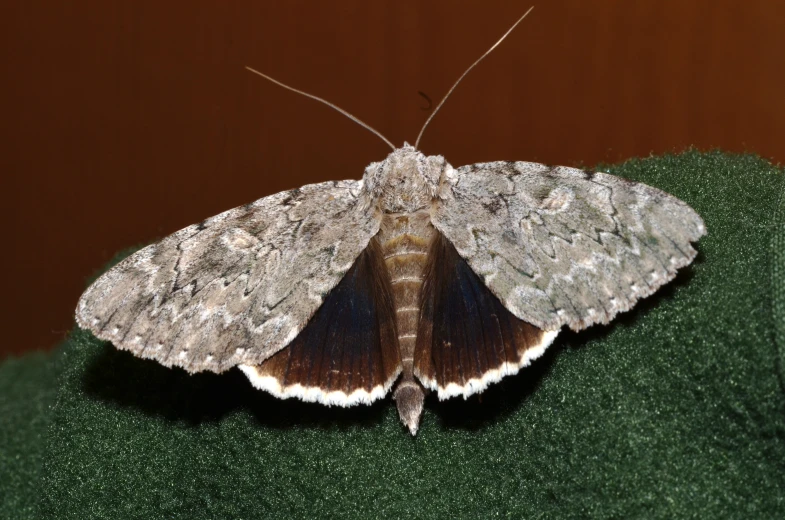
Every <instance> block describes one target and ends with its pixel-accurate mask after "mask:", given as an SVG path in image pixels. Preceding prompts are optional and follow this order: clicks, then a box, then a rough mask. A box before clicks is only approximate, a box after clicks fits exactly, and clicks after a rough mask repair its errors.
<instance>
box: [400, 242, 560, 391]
mask: <svg viewBox="0 0 785 520" xmlns="http://www.w3.org/2000/svg"><path fill="white" fill-rule="evenodd" d="M428 262H429V263H428V266H427V267H426V270H425V282H424V284H423V291H422V302H421V305H420V323H419V329H418V332H417V344H416V347H415V353H414V373H415V375H416V376H417V377H418V378H419V379H420V381H422V383H423V384H424V385H425V386H426V387H427V388H431V389H432V390H438V391H439V397H440V398H442V399H445V398H447V397H451V396H453V395H464V396H468V395H471V394H472V393H476V392H479V391H482V390H483V389H484V388H485V387H486V386H487V385H488V384H489V383H491V382H494V381H498V380H499V379H501V377H503V376H505V375H507V374H513V373H516V372H517V371H518V369H519V368H520V367H521V366H524V365H526V364H528V362H529V361H530V360H531V359H533V358H534V357H537V356H538V355H539V354H541V352H542V350H543V349H544V348H545V347H547V344H548V343H549V342H550V341H551V340H552V339H553V337H554V336H555V332H551V333H546V332H545V331H543V330H541V329H539V328H537V327H535V326H534V325H531V324H529V323H526V322H525V321H522V320H520V319H518V318H516V317H515V316H514V315H513V314H512V313H510V311H508V310H507V309H505V308H504V306H503V305H502V304H501V302H500V301H499V299H498V298H497V297H496V296H494V295H493V294H492V293H491V291H490V290H489V289H488V288H487V287H486V286H485V284H484V283H483V282H482V280H480V278H479V277H478V276H477V275H476V274H475V273H474V271H472V269H471V267H469V265H468V264H467V263H466V261H465V260H463V258H461V257H460V255H459V254H458V252H457V251H456V250H455V247H454V246H453V245H452V244H451V243H450V241H449V240H447V239H446V238H445V237H444V236H443V235H442V234H441V233H437V234H436V236H434V239H433V242H432V244H431V250H430V253H429V259H428Z"/></svg>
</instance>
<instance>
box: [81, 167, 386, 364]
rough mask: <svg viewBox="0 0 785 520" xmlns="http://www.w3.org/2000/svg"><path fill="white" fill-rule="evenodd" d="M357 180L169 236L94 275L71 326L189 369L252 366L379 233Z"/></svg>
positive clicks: (282, 340)
mask: <svg viewBox="0 0 785 520" xmlns="http://www.w3.org/2000/svg"><path fill="white" fill-rule="evenodd" d="M367 202H368V201H367V200H365V195H364V193H363V191H362V182H361V181H342V182H327V183H322V184H313V185H309V186H304V187H302V188H299V189H296V190H292V191H287V192H282V193H278V194H276V195H272V196H269V197H265V198H262V199H259V200H257V201H256V202H253V203H251V204H247V205H245V206H241V207H238V208H235V209H232V210H229V211H226V212H224V213H221V214H220V215H217V216H215V217H212V218H210V219H207V220H205V221H204V222H202V223H200V224H196V225H192V226H189V227H187V228H185V229H182V230H180V231H178V232H177V233H174V234H173V235H170V236H168V237H166V238H164V239H163V240H161V241H160V242H158V243H156V244H153V245H150V246H148V247H146V248H144V249H142V250H140V251H139V252H137V253H136V254H134V255H132V256H130V257H129V258H127V259H125V260H124V261H123V262H121V263H120V264H118V265H117V266H115V267H114V268H113V269H111V270H109V271H108V272H106V273H105V274H104V275H103V276H101V277H100V278H99V279H98V280H97V281H96V282H95V283H94V284H93V285H91V286H90V287H89V288H88V289H87V290H86V291H85V293H84V294H83V295H82V297H81V299H80V300H79V304H78V306H77V309H76V319H77V322H78V323H79V325H80V326H81V327H83V328H86V329H90V330H91V331H93V333H94V334H95V335H96V336H98V337H99V338H102V339H106V340H109V341H111V342H112V343H114V344H115V346H117V347H118V348H120V349H124V350H130V351H132V352H133V353H134V354H136V355H138V356H140V357H144V358H152V359H155V360H157V361H159V362H161V363H162V364H164V365H166V366H173V365H174V366H180V367H183V368H185V369H186V370H188V371H191V372H197V371H201V370H210V371H214V372H220V371H223V370H226V369H228V368H230V367H232V366H235V365H237V364H240V363H245V364H259V363H261V362H262V361H264V360H265V359H267V358H268V357H270V356H271V355H272V354H274V353H275V352H277V351H278V350H280V349H281V348H283V347H284V346H286V345H287V344H288V343H289V342H290V341H291V340H292V339H293V338H294V337H295V336H296V335H297V333H298V332H299V331H300V330H302V329H303V327H305V325H306V323H307V322H308V320H309V318H310V317H311V316H312V315H313V313H314V312H315V311H316V310H317V309H318V308H319V306H320V305H321V303H322V301H323V299H324V297H325V295H326V294H327V293H328V292H329V291H330V290H331V289H332V288H333V287H334V286H335V285H336V284H338V282H339V281H340V280H341V278H342V277H343V275H344V274H345V273H346V272H347V271H348V270H349V268H350V267H351V266H352V264H353V262H354V261H355V259H356V258H357V257H358V256H359V255H360V253H361V252H362V251H363V249H365V247H366V245H367V244H368V242H369V240H370V239H371V238H372V237H373V236H374V235H375V234H376V233H377V231H378V230H379V219H378V217H377V216H376V215H375V214H374V208H372V207H370V205H369V204H368V203H367Z"/></svg>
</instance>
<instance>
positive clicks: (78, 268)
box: [0, 0, 785, 358]
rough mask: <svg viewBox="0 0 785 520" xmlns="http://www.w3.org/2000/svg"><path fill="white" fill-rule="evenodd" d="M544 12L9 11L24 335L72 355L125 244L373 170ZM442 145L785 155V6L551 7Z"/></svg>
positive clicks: (483, 5)
mask: <svg viewBox="0 0 785 520" xmlns="http://www.w3.org/2000/svg"><path fill="white" fill-rule="evenodd" d="M532 2H534V0H527V1H492V0H484V1H482V2H480V1H476V2H470V1H464V2H456V1H448V0H438V1H436V0H428V1H425V0H422V1H413V0H397V1H395V2H392V1H389V2H368V1H366V0H341V1H338V2H329V3H328V2H312V1H305V0H299V1H291V0H289V1H287V2H265V1H260V0H254V1H234V2H219V1H215V0H213V1H206V0H196V1H191V2H157V1H150V0H144V1H130V0H129V1H125V2H119V1H105V0H102V1H97V0H94V1H81V2H80V1H77V2H44V1H43V0H28V1H21V0H16V1H15V2H5V3H4V6H3V7H2V8H1V10H0V12H1V13H2V15H1V16H0V39H2V45H1V46H0V67H1V68H2V83H1V84H0V89H1V91H0V103H1V104H2V107H1V108H2V118H1V119H0V121H1V122H0V139H2V141H1V143H2V144H1V145H0V146H1V148H0V172H2V193H3V195H2V211H3V220H4V221H5V222H9V224H8V225H6V228H5V229H6V231H7V232H8V236H7V238H6V239H3V243H5V244H6V245H5V246H3V248H2V249H3V254H2V255H1V257H2V262H3V264H2V266H1V267H2V273H3V278H4V280H3V285H4V286H5V287H6V288H7V289H8V291H7V292H6V296H5V297H4V300H5V301H4V302H3V307H4V308H5V310H4V311H3V312H2V313H1V315H2V319H3V323H2V325H3V330H4V331H5V340H4V341H3V342H2V343H0V358H3V357H5V356H7V355H12V354H20V353H22V352H26V351H31V350H39V349H49V348H52V347H53V346H55V345H56V344H57V343H58V341H60V339H61V338H62V337H63V336H64V335H65V334H66V333H67V332H68V330H70V329H71V327H72V326H73V318H72V316H73V309H74V307H75V305H76V301H77V299H78V297H79V295H80V294H81V292H82V290H83V289H84V288H85V283H86V281H87V279H88V277H90V276H91V275H93V274H95V273H96V271H97V270H98V269H99V268H100V267H101V266H102V265H104V264H105V263H106V262H107V261H108V260H109V259H110V258H111V257H112V256H113V255H114V254H115V253H116V252H118V251H119V250H121V249H123V248H126V247H129V246H133V245H142V244H145V243H148V242H150V241H153V240H155V239H156V238H161V237H163V236H165V235H168V234H170V233H172V232H174V231H176V230H178V229H180V228H182V227H184V226H186V225H188V224H191V223H194V222H198V221H200V220H203V219H204V218H206V217H209V216H212V215H214V214H217V213H219V212H221V211H223V210H226V209H229V208H232V207H235V206H238V205H241V204H244V203H247V202H250V201H252V200H255V199H257V198H260V197H263V196H265V195H270V194H272V193H276V192H278V191H281V190H284V189H288V188H293V187H297V186H300V185H303V184H307V183H313V182H320V181H326V180H334V179H347V178H354V179H356V178H359V177H360V176H361V175H362V172H363V168H364V167H365V166H366V165H367V164H368V163H370V162H372V161H378V160H381V159H383V158H384V157H385V156H386V154H387V153H388V152H389V151H390V150H389V148H388V147H387V146H386V145H385V144H384V143H383V142H382V141H381V140H379V139H378V138H376V137H375V136H373V135H372V134H371V133H369V132H367V131H366V130H364V129H362V128H361V127H359V126H358V125H356V124H354V123H352V122H351V121H349V120H348V119H346V118H345V117H343V116H341V115H340V114H338V113H337V112H334V111H332V110H330V109H329V108H327V107H324V106H322V105H320V104H318V103H316V102H314V101H312V100H309V99H306V98H304V97H301V96H297V95H295V94H293V93H291V92H288V91H286V90H284V89H281V88H280V87H277V86H275V85H273V84H271V83H269V82H267V81H265V80H263V79H262V78H259V77H258V76H255V75H252V74H250V73H249V72H247V71H246V70H245V69H244V66H245V65H249V66H252V67H254V68H257V69H258V70H261V71H263V72H265V73H267V74H270V75H272V76H273V77H275V78H277V79H279V80H281V81H283V82H285V83H288V84H290V85H293V86H295V87H297V88H299V89H302V90H305V91H307V92H310V93H313V94H315V95H318V96H321V97H324V98H326V99H328V100H330V101H332V102H333V103H335V104H337V105H339V106H341V107H342V108H344V109H346V110H348V111H349V112H351V113H352V114H354V115H355V116H357V117H359V118H360V119H362V120H363V121H365V122H367V123H368V124H370V125H371V126H373V127H375V128H376V129H378V130H379V131H380V132H381V133H382V134H384V135H385V136H386V137H387V138H388V139H390V140H392V141H393V142H394V143H395V144H396V145H401V144H403V142H404V140H407V141H409V142H411V143H413V142H414V140H415V138H416V136H417V133H418V131H419V128H420V126H421V125H422V123H423V122H424V120H425V118H426V117H427V116H428V114H429V111H428V109H427V107H428V102H427V101H426V100H425V98H424V97H423V96H421V95H420V94H419V93H418V92H422V93H424V94H425V95H426V96H427V97H429V98H430V99H431V100H433V104H434V106H435V104H436V103H438V101H439V100H440V99H441V97H442V96H443V95H444V94H445V92H446V91H447V90H448V88H449V87H450V85H451V84H452V83H453V82H454V81H455V80H456V79H457V77H458V76H459V75H460V74H461V73H462V72H463V71H464V69H465V68H466V67H467V66H469V65H470V64H471V63H472V62H473V61H474V60H475V59H476V58H477V57H479V56H480V55H481V54H482V53H483V52H485V50H486V49H487V48H488V47H489V46H490V45H492V44H493V43H494V42H495V41H496V40H497V39H498V38H499V37H500V36H501V35H502V34H503V33H504V32H505V31H506V30H507V28H508V27H509V26H510V25H511V24H512V23H513V22H514V21H515V20H516V19H517V18H518V17H519V16H520V15H521V14H523V12H524V11H525V10H526V9H528V8H529V7H530V6H531V5H532ZM534 3H535V9H534V11H532V13H531V15H530V16H529V18H528V19H526V20H525V21H524V22H523V23H522V24H521V25H520V26H519V27H518V29H516V31H515V32H513V33H512V34H511V35H510V37H509V38H508V39H507V40H506V41H505V42H504V43H503V44H502V45H501V46H500V47H499V48H497V50H496V51H495V52H494V53H493V54H491V55H490V56H489V57H488V58H486V60H485V61H484V62H483V63H482V64H481V65H479V66H478V67H477V68H476V69H475V70H474V71H473V72H472V74H470V75H469V76H468V77H467V78H466V79H465V80H464V82H463V83H462V84H461V85H460V87H459V88H458V89H457V90H456V91H455V93H454V94H453V96H452V97H451V99H450V100H449V102H448V103H447V104H446V105H445V106H444V108H443V109H442V111H441V112H440V113H439V115H438V117H436V118H435V119H434V121H433V123H432V124H431V125H430V127H429V130H428V132H427V133H426V134H425V137H424V139H423V141H422V143H421V147H420V148H421V149H422V150H423V151H424V152H425V153H428V154H441V155H444V156H445V157H446V158H447V160H448V161H449V162H450V163H451V164H453V165H454V166H459V165H463V164H467V163H474V162H480V161H489V160H503V159H504V160H530V161H539V162H544V163H550V164H564V165H570V166H593V165H597V164H600V163H612V162H618V161H622V160H624V159H627V158H630V157H642V156H648V155H650V154H661V153H669V152H679V151H682V150H684V149H685V148H688V147H690V146H694V147H697V148H699V149H701V150H706V149H712V148H721V149H723V150H728V151H734V152H752V153H757V154H760V155H762V156H763V157H766V158H768V159H769V160H771V161H773V162H780V161H783V159H784V158H785V147H784V146H783V143H784V142H785V132H784V130H785V96H783V94H782V93H783V89H784V88H785V87H784V86H785V66H784V64H785V30H783V29H785V2H782V1H774V0H769V1H765V0H759V1H743V2H742V1H719V0H700V1H699V0H694V1H689V0H680V1H675V0H656V1H648V0H645V1H638V2H628V1H622V0H615V1H610V0H597V1H593V2H586V1H578V0H574V1H567V0H537V1H536V2H534Z"/></svg>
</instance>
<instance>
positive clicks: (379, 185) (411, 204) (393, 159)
mask: <svg viewBox="0 0 785 520" xmlns="http://www.w3.org/2000/svg"><path fill="white" fill-rule="evenodd" d="M444 164H445V163H444V158H442V157H441V156H432V157H426V156H425V155H423V154H422V153H420V152H418V151H417V150H415V149H414V148H412V147H411V146H408V145H406V146H404V147H403V148H398V149H397V150H395V151H393V152H392V153H391V154H390V155H388V156H387V158H386V159H385V160H384V161H382V162H380V163H374V164H372V165H370V166H369V167H368V168H367V169H366V171H365V183H366V187H367V188H368V189H369V190H370V191H371V193H372V194H373V196H374V197H376V198H377V200H378V203H379V207H380V209H381V210H382V211H383V212H385V213H399V214H401V213H403V214H405V213H415V212H418V211H421V210H424V209H428V208H430V205H431V202H432V201H433V198H434V196H435V195H436V191H437V188H438V185H439V178H440V176H441V173H442V170H443V168H444Z"/></svg>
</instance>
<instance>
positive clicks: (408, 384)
mask: <svg viewBox="0 0 785 520" xmlns="http://www.w3.org/2000/svg"><path fill="white" fill-rule="evenodd" d="M435 233H436V230H435V229H434V228H433V226H432V225H431V221H430V215H429V213H428V212H427V211H418V212H414V213H408V214H386V215H385V216H384V218H383V220H382V224H381V229H380V231H379V235H378V240H379V243H380V244H381V248H382V253H383V255H384V263H385V267H386V269H387V272H388V274H389V277H390V278H389V279H390V286H391V288H392V291H391V292H392V296H393V306H394V309H395V321H396V326H397V330H398V345H399V349H400V353H401V370H402V375H401V381H400V383H399V384H398V388H397V389H396V392H395V401H396V404H397V406H398V411H399V413H400V416H401V419H402V420H403V421H404V423H406V425H407V426H408V427H409V429H410V430H411V431H412V433H414V432H416V431H417V427H418V424H419V418H420V413H421V411H422V405H423V398H424V396H425V392H424V390H423V388H422V386H421V385H420V383H418V382H417V381H416V380H415V378H414V348H415V345H416V344H417V331H418V328H419V322H420V299H421V294H422V287H423V282H424V276H425V268H426V265H427V264H428V254H429V251H430V248H431V241H432V239H433V236H434V235H435Z"/></svg>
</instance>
